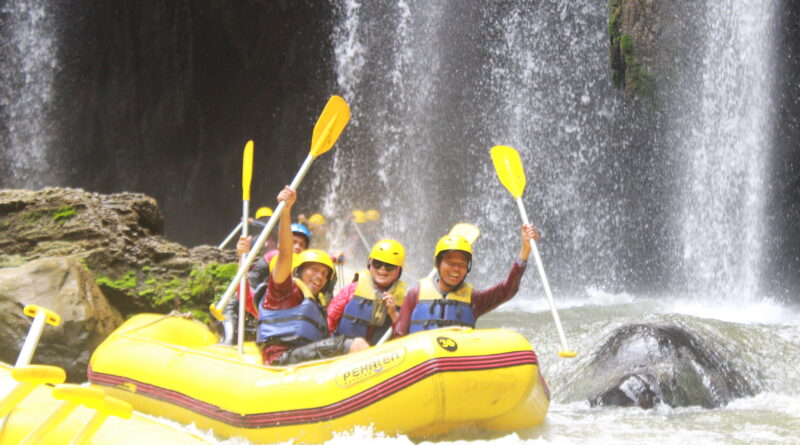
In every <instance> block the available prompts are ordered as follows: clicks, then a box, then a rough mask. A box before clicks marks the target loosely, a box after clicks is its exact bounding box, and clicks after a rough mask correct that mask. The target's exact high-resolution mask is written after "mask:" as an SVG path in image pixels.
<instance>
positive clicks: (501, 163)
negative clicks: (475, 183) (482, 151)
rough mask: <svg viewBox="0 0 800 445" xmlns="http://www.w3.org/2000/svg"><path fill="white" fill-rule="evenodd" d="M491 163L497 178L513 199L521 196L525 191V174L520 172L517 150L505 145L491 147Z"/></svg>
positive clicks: (520, 166)
mask: <svg viewBox="0 0 800 445" xmlns="http://www.w3.org/2000/svg"><path fill="white" fill-rule="evenodd" d="M491 153H492V162H493V163H494V169H495V170H496V171H497V177H498V178H500V183H502V184H503V185H504V186H505V187H506V188H507V189H508V191H509V192H511V195H512V196H514V198H519V197H520V196H522V192H523V191H524V190H525V172H524V171H523V170H522V161H520V159H519V153H517V150H514V149H513V148H511V147H509V146H507V145H495V146H494V147H492V152H491Z"/></svg>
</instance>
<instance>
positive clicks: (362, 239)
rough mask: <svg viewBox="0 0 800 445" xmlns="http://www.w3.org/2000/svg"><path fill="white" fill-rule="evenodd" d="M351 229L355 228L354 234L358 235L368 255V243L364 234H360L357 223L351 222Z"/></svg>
mask: <svg viewBox="0 0 800 445" xmlns="http://www.w3.org/2000/svg"><path fill="white" fill-rule="evenodd" d="M353 227H355V228H356V232H357V233H358V237H359V238H361V242H362V243H364V248H365V249H367V253H369V251H370V249H369V243H368V242H367V239H366V238H364V234H363V233H361V229H359V228H358V223H357V222H355V221H353Z"/></svg>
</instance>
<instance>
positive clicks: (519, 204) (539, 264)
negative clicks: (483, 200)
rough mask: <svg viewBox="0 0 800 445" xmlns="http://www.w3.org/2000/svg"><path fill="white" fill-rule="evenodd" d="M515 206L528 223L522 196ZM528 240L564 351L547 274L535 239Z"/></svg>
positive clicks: (564, 346)
mask: <svg viewBox="0 0 800 445" xmlns="http://www.w3.org/2000/svg"><path fill="white" fill-rule="evenodd" d="M517 207H518V208H519V214H520V216H522V223H523V224H525V225H526V226H527V225H530V222H529V221H528V213H527V212H525V205H524V204H522V198H517ZM530 241H531V249H532V250H533V258H534V260H535V261H536V268H537V269H539V276H540V277H541V278H542V286H543V287H544V293H545V295H546V296H547V303H549V304H550V312H552V314H553V321H554V322H555V323H556V329H557V330H558V336H559V338H560V339H561V347H562V348H564V351H569V348H568V347H567V338H566V337H565V336H564V329H563V328H562V327H561V319H560V318H559V317H558V311H557V310H556V305H555V303H553V293H552V292H551V291H550V283H549V282H548V281H547V275H545V273H544V266H543V265H542V258H541V257H540V256H539V249H538V248H537V247H536V241H535V240H534V239H533V238H531V240H530Z"/></svg>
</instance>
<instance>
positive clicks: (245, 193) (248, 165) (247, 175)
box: [242, 141, 253, 201]
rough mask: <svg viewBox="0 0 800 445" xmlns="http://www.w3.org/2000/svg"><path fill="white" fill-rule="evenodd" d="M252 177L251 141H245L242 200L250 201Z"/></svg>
mask: <svg viewBox="0 0 800 445" xmlns="http://www.w3.org/2000/svg"><path fill="white" fill-rule="evenodd" d="M252 179H253V141H247V144H245V146H244V157H243V158H242V201H250V181H251V180H252Z"/></svg>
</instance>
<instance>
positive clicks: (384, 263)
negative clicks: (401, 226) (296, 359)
mask: <svg viewBox="0 0 800 445" xmlns="http://www.w3.org/2000/svg"><path fill="white" fill-rule="evenodd" d="M405 259H406V252H405V249H404V248H403V245H402V244H400V243H399V242H397V241H395V240H393V239H384V240H381V241H378V242H377V243H375V245H374V246H373V247H372V251H371V252H370V255H369V259H368V260H367V269H366V270H362V271H361V272H359V273H358V274H356V276H355V280H353V282H352V283H350V284H348V285H347V286H345V287H344V288H343V289H342V290H341V291H339V294H337V295H336V296H335V297H334V298H333V300H332V301H331V304H330V305H329V306H328V329H329V330H330V331H331V332H332V333H333V334H334V335H344V336H346V337H353V338H358V337H360V338H365V339H366V340H367V342H368V343H369V344H370V345H375V344H376V343H377V342H378V340H380V338H381V337H382V336H383V334H384V333H385V332H386V331H387V330H388V329H391V327H392V323H394V321H395V320H397V317H398V315H399V310H400V307H401V306H402V304H403V299H404V298H405V295H406V284H405V283H403V282H402V281H401V280H400V276H401V275H402V273H403V265H404V264H405Z"/></svg>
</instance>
